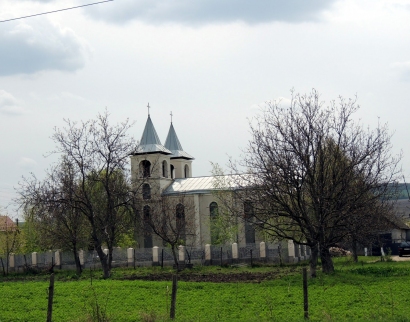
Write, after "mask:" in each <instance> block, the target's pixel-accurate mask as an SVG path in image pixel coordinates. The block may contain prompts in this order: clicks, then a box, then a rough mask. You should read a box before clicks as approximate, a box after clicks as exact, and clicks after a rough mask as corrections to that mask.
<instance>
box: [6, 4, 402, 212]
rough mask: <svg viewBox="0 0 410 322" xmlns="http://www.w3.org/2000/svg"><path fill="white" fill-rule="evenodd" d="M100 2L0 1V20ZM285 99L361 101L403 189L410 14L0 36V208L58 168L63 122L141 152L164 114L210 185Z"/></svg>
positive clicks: (256, 15)
mask: <svg viewBox="0 0 410 322" xmlns="http://www.w3.org/2000/svg"><path fill="white" fill-rule="evenodd" d="M95 1H97V0H89V1H88V0H72V1H70V0H64V1H63V0H37V1H34V0H31V1H24V0H19V1H15V0H2V1H1V2H0V20H6V19H11V18H16V17H20V16H25V15H31V14H36V13H41V12H46V11H53V10H59V9H64V8H67V7H71V6H78V5H84V4H88V3H92V2H95ZM292 88H294V89H295V91H296V92H300V93H307V92H310V91H311V89H312V88H315V89H317V90H318V91H319V92H320V93H321V94H322V99H323V100H324V101H327V102H329V101H330V100H333V99H337V97H338V96H339V95H341V96H343V97H345V98H349V97H354V96H355V95H357V98H358V103H359V105H360V106H361V109H360V111H359V112H358V113H357V114H356V115H355V117H356V119H361V121H362V123H363V124H365V125H366V126H367V125H369V126H370V127H373V128H374V127H375V125H376V124H377V122H379V121H380V122H382V123H385V122H387V123H388V124H389V127H390V129H391V130H392V131H394V132H395V133H394V136H393V144H394V151H395V152H396V153H398V152H400V150H403V153H404V158H403V162H402V166H403V173H404V175H405V176H406V177H407V181H410V148H409V143H408V142H407V141H408V137H409V135H410V125H409V124H410V118H409V116H410V112H409V105H410V1H404V0H400V1H399V0H385V1H377V0H352V1H349V0H347V1H332V0H309V1H306V0H286V1H283V0H254V1H249V0H223V1H220V0H218V1H217V0H161V1H160V0H114V1H111V2H106V3H102V4H99V5H95V6H88V7H84V8H81V9H74V10H68V11H62V12H58V13H53V14H48V15H43V16H37V17H34V18H27V19H22V20H16V21H9V22H2V23H0V131H1V132H0V133H1V135H0V147H1V150H0V165H1V167H0V206H1V207H3V208H5V207H8V206H9V204H10V202H11V200H12V198H13V197H15V192H14V187H16V186H17V185H18V182H19V180H20V179H21V177H22V176H27V175H28V174H29V173H30V172H33V173H35V174H36V175H37V176H38V177H40V178H41V177H42V175H43V174H44V170H45V169H47V168H48V167H49V165H50V164H51V163H52V162H53V160H55V159H53V157H47V158H45V157H44V155H46V154H47V152H49V151H50V150H52V149H53V143H52V141H51V140H50V136H51V135H52V133H53V128H54V127H60V126H62V125H63V119H64V118H66V119H67V118H68V119H71V120H77V121H80V120H87V119H90V118H93V117H95V116H96V115H97V114H98V113H101V112H103V111H104V109H105V108H106V107H107V108H108V111H109V112H110V113H111V117H112V120H113V122H120V121H123V120H124V119H125V118H130V119H131V120H133V121H135V126H134V127H133V129H132V132H131V133H130V134H131V135H133V136H134V137H135V138H136V139H138V140H139V139H140V138H141V134H142V131H143V128H144V125H145V122H146V118H147V108H146V106H147V103H148V102H149V103H150V105H151V106H152V109H151V118H152V121H153V123H154V126H155V128H156V130H157V133H158V135H159V137H160V139H161V140H162V143H164V142H165V138H166V135H167V132H168V128H169V124H170V115H169V114H170V111H172V113H173V115H174V117H173V123H174V127H175V130H176V132H177V135H178V137H179V140H180V142H181V144H182V146H183V148H184V150H185V151H186V152H188V153H189V154H191V155H193V156H194V157H195V161H194V163H193V175H194V176H206V175H210V170H211V165H210V161H213V162H217V163H219V164H220V165H222V166H223V165H225V164H226V163H227V161H228V156H232V157H233V158H235V159H239V158H240V155H241V149H243V148H244V147H245V145H246V142H247V141H248V139H249V131H248V128H249V127H248V120H247V119H248V118H252V117H253V116H254V115H255V113H257V110H258V106H262V105H263V104H264V102H265V101H268V100H274V99H282V104H286V103H287V102H288V101H289V97H290V90H291V89H292ZM8 212H9V214H10V215H11V216H12V217H15V213H14V208H13V207H8Z"/></svg>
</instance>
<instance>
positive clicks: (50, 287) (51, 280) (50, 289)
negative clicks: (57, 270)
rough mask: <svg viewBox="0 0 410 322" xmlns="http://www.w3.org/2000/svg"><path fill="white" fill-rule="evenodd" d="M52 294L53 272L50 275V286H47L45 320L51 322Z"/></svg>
mask: <svg viewBox="0 0 410 322" xmlns="http://www.w3.org/2000/svg"><path fill="white" fill-rule="evenodd" d="M53 296H54V273H53V274H51V275H50V286H49V287H48V308H47V322H51V316H52V314H53Z"/></svg>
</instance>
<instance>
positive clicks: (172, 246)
mask: <svg viewBox="0 0 410 322" xmlns="http://www.w3.org/2000/svg"><path fill="white" fill-rule="evenodd" d="M171 250H172V257H173V258H174V263H175V267H176V269H177V271H178V270H179V263H178V256H177V253H176V251H175V246H174V245H171Z"/></svg>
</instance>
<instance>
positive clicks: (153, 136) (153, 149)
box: [135, 104, 172, 154]
mask: <svg viewBox="0 0 410 322" xmlns="http://www.w3.org/2000/svg"><path fill="white" fill-rule="evenodd" d="M148 110H149V104H148ZM145 153H162V154H172V152H171V151H169V150H168V149H166V148H165V147H164V146H163V145H162V144H161V141H160V140H159V137H158V134H157V131H155V128H154V124H153V123H152V121H151V116H150V115H149V114H148V119H147V123H146V124H145V128H144V132H143V133H142V137H141V141H140V144H139V145H138V147H137V151H136V153H135V154H145Z"/></svg>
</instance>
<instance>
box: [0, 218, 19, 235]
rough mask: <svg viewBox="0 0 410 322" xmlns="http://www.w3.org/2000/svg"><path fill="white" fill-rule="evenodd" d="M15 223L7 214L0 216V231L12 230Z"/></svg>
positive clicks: (15, 226) (14, 227)
mask: <svg viewBox="0 0 410 322" xmlns="http://www.w3.org/2000/svg"><path fill="white" fill-rule="evenodd" d="M16 228H17V225H16V224H15V222H14V221H13V220H11V219H10V217H9V216H0V231H13V230H15V229H16Z"/></svg>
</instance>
